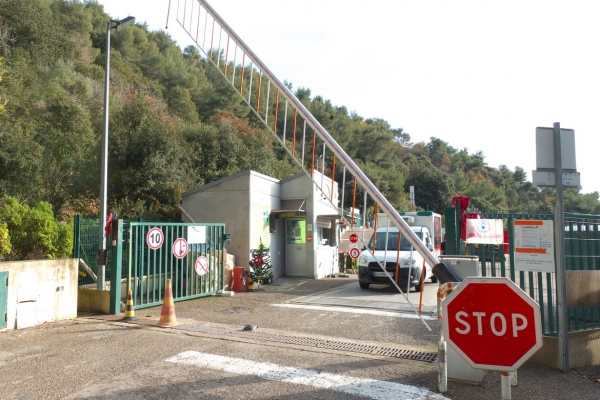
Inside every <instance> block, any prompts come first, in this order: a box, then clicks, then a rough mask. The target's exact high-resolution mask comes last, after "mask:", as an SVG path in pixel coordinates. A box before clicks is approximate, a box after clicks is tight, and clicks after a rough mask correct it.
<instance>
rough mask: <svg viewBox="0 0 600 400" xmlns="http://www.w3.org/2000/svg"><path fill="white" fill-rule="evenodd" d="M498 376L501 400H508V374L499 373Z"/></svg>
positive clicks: (504, 372)
mask: <svg viewBox="0 0 600 400" xmlns="http://www.w3.org/2000/svg"><path fill="white" fill-rule="evenodd" d="M500 375H501V378H500V385H501V386H502V400H510V399H511V396H510V395H511V393H510V372H508V371H501V372H500Z"/></svg>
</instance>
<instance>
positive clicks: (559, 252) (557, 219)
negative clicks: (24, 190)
mask: <svg viewBox="0 0 600 400" xmlns="http://www.w3.org/2000/svg"><path fill="white" fill-rule="evenodd" d="M554 168H555V175H556V177H557V179H556V182H555V185H556V206H555V207H554V229H555V235H556V298H557V300H556V301H557V305H558V365H559V368H560V369H561V371H563V372H568V371H569V322H568V318H567V317H568V316H567V312H568V309H567V276H566V275H567V272H566V257H565V246H564V243H565V219H564V211H565V210H564V204H563V185H562V179H558V177H560V176H562V153H561V140H560V122H555V123H554Z"/></svg>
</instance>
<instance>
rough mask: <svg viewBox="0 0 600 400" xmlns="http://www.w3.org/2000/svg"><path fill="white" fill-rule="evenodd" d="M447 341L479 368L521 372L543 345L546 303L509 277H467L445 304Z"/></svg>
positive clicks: (444, 316)
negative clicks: (542, 307)
mask: <svg viewBox="0 0 600 400" xmlns="http://www.w3.org/2000/svg"><path fill="white" fill-rule="evenodd" d="M442 310H443V311H442V312H443V328H444V336H445V338H446V341H447V342H449V343H451V344H452V345H453V346H454V348H455V349H456V351H457V352H458V353H460V354H461V355H462V356H463V358H464V359H465V360H466V361H467V362H468V363H469V364H471V366H472V367H473V368H478V369H492V370H500V371H516V370H517V369H518V368H519V367H520V366H521V365H522V364H523V363H524V362H525V361H526V360H527V359H528V358H529V357H531V356H532V355H533V354H534V353H535V352H536V351H537V350H538V349H539V348H540V347H542V329H541V319H540V307H539V305H538V304H537V303H536V302H535V301H534V300H533V299H531V297H529V296H528V295H527V293H525V292H524V291H523V290H521V289H520V288H519V287H518V286H517V285H515V284H514V283H513V282H512V281H511V280H510V279H507V278H476V277H469V278H466V279H465V280H464V281H463V282H462V283H461V284H460V285H459V286H458V287H457V288H456V289H455V290H454V291H452V292H451V293H450V294H449V295H448V297H447V298H446V300H445V301H444V303H443V305H442Z"/></svg>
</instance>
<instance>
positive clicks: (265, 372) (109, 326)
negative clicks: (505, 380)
mask: <svg viewBox="0 0 600 400" xmlns="http://www.w3.org/2000/svg"><path fill="white" fill-rule="evenodd" d="M353 279H355V278H354V277H353V278H336V279H323V280H319V281H314V280H308V281H307V280H301V279H287V278H284V279H282V280H279V281H276V282H275V283H276V285H268V286H263V287H261V289H263V290H259V291H254V292H246V293H236V294H235V295H234V296H232V297H220V296H214V297H209V298H203V299H197V300H191V301H185V302H180V303H176V304H175V310H176V318H177V322H178V323H179V325H177V326H174V327H172V328H160V327H157V326H156V322H157V321H158V319H159V317H160V313H161V308H160V307H155V308H148V309H143V310H136V316H137V317H138V318H139V320H138V321H135V323H124V322H120V321H115V320H111V317H105V316H92V315H81V316H79V317H78V318H77V319H75V320H72V321H61V322H55V323H50V324H45V325H42V326H38V327H34V328H28V329H24V330H12V331H5V332H3V333H0V399H20V400H23V399H58V398H60V399H359V398H378V399H416V398H429V399H444V398H449V399H488V398H500V393H501V391H500V390H501V389H500V374H499V373H498V372H489V373H487V375H486V376H485V378H484V380H483V382H482V383H481V384H477V385H475V384H471V383H466V382H460V381H449V382H448V391H447V392H446V393H444V394H443V395H441V394H439V393H437V363H435V362H429V361H422V360H419V359H406V358H402V357H395V356H389V355H388V356H386V355H382V354H376V353H375V352H366V353H365V352H364V351H363V350H360V351H359V350H354V351H352V350H350V351H349V350H348V349H360V348H361V346H363V347H364V346H367V347H368V346H372V347H373V348H377V349H387V350H388V351H391V350H398V351H400V350H402V351H409V353H411V354H425V355H427V354H435V353H436V341H437V322H436V321H432V320H426V321H425V322H430V323H429V327H430V328H431V331H430V330H429V329H428V328H427V326H426V325H425V323H424V322H423V321H422V320H420V319H418V318H414V315H413V314H414V313H413V312H405V311H389V310H388V311H386V310H383V311H382V312H385V313H389V315H388V314H379V313H377V311H381V310H377V309H376V308H373V307H358V306H356V305H355V304H354V303H363V305H364V303H365V302H369V301H373V302H381V300H382V296H391V293H388V289H382V290H381V291H379V290H374V291H372V292H371V294H372V295H373V299H371V300H369V299H368V298H364V296H365V295H366V294H368V292H367V293H366V294H364V293H363V292H361V291H360V289H359V290H358V291H356V292H353V291H354V290H355V289H353V286H352V280H353ZM349 283H350V284H351V285H350V286H346V285H348V284H349ZM353 285H355V286H356V287H357V286H358V284H357V283H353ZM430 286H432V288H434V287H435V285H430ZM336 288H337V289H341V290H339V291H338V290H336ZM321 292H326V293H329V294H328V295H327V294H325V293H321ZM426 293H427V290H426V292H425V293H424V295H425V294H426ZM411 295H412V293H411ZM328 297H331V298H332V299H337V300H335V301H336V302H338V304H337V305H326V304H325V305H323V304H317V303H318V302H314V301H313V302H312V303H310V304H303V302H304V303H306V301H307V299H308V300H310V299H311V298H312V299H313V300H315V298H322V299H323V302H327V301H330V300H328ZM424 297H425V296H424ZM302 299H303V300H302ZM339 299H346V300H345V302H346V303H347V304H341V303H344V302H343V301H339ZM303 307H306V308H303ZM311 307H319V308H311ZM364 311H366V313H365V312H364ZM119 318H120V317H114V318H112V319H119ZM246 325H252V326H255V327H256V329H255V330H253V331H244V330H243V329H244V326H246ZM336 346H337V347H336ZM361 351H363V352H361ZM392 353H393V351H392ZM392 353H390V354H392ZM594 373H596V370H595V369H593V368H592V369H586V370H585V371H584V370H580V371H571V372H568V373H562V372H559V371H557V370H552V369H547V368H538V367H528V366H525V367H522V368H521V369H520V370H519V374H518V378H519V384H518V386H516V387H513V389H512V398H513V399H542V398H543V399H598V398H600V386H599V383H597V382H595V380H594V379H596V375H594ZM598 377H600V376H598Z"/></svg>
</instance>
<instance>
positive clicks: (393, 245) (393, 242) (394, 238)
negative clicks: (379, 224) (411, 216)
mask: <svg viewBox="0 0 600 400" xmlns="http://www.w3.org/2000/svg"><path fill="white" fill-rule="evenodd" d="M415 234H416V235H417V236H418V237H419V239H421V240H423V234H422V233H421V232H415ZM374 237H376V239H377V241H376V243H375V246H377V248H376V249H375V250H376V251H377V250H385V249H386V247H385V245H386V240H385V239H386V237H387V250H388V251H398V232H377V234H376V236H374ZM410 248H411V244H410V243H409V241H408V239H406V236H405V235H402V243H401V244H400V251H410ZM369 249H373V238H371V241H370V242H369Z"/></svg>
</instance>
